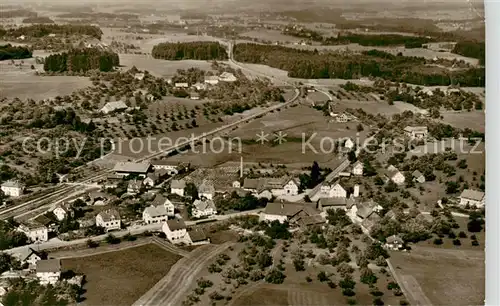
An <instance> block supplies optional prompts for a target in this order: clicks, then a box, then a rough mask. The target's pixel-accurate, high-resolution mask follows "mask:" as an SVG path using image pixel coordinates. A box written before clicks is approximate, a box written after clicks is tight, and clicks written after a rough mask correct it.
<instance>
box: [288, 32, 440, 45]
mask: <svg viewBox="0 0 500 306" xmlns="http://www.w3.org/2000/svg"><path fill="white" fill-rule="evenodd" d="M284 34H287V35H291V36H295V37H300V38H306V39H311V40H313V41H316V42H320V43H321V44H322V45H347V44H359V45H361V46H379V47H380V46H403V45H404V46H405V47H406V48H422V45H423V44H426V43H429V42H432V41H434V40H433V39H431V38H427V37H421V36H406V35H396V34H384V35H380V34H379V35H370V34H368V35H367V34H354V33H340V34H339V35H338V36H337V37H324V36H322V35H321V34H319V33H318V32H316V31H313V30H309V29H300V30H294V29H293V28H290V27H287V28H286V30H285V32H284Z"/></svg>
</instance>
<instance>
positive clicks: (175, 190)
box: [170, 180, 186, 197]
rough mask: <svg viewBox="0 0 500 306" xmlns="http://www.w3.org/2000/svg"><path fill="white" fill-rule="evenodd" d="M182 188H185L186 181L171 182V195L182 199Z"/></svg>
mask: <svg viewBox="0 0 500 306" xmlns="http://www.w3.org/2000/svg"><path fill="white" fill-rule="evenodd" d="M184 188H186V181H184V180H172V182H171V183H170V193H172V194H177V195H179V196H181V197H183V196H184Z"/></svg>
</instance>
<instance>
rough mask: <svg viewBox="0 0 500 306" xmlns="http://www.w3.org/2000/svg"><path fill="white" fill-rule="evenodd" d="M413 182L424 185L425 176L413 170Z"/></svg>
mask: <svg viewBox="0 0 500 306" xmlns="http://www.w3.org/2000/svg"><path fill="white" fill-rule="evenodd" d="M411 175H412V177H413V180H414V181H415V182H417V183H425V176H424V175H423V174H422V172H420V171H418V170H415V171H413V172H412V173H411Z"/></svg>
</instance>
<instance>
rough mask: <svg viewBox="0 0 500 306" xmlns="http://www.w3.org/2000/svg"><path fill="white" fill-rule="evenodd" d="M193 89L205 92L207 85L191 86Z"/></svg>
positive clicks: (197, 84)
mask: <svg viewBox="0 0 500 306" xmlns="http://www.w3.org/2000/svg"><path fill="white" fill-rule="evenodd" d="M193 88H195V89H196V90H206V89H207V84H204V83H199V82H198V83H196V84H194V85H193Z"/></svg>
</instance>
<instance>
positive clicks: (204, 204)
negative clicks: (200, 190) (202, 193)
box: [193, 200, 216, 210]
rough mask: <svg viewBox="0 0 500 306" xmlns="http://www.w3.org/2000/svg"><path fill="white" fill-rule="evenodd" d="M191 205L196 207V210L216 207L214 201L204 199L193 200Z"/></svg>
mask: <svg viewBox="0 0 500 306" xmlns="http://www.w3.org/2000/svg"><path fill="white" fill-rule="evenodd" d="M193 206H194V207H196V209H197V210H206V209H210V208H212V209H214V210H215V209H216V207H215V204H214V201H212V200H205V201H202V200H196V201H194V203H193Z"/></svg>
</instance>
